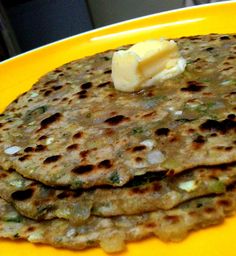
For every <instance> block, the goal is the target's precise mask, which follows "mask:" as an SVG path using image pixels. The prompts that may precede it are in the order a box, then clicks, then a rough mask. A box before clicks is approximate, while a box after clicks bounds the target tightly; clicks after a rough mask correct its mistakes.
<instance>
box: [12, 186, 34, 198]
mask: <svg viewBox="0 0 236 256" xmlns="http://www.w3.org/2000/svg"><path fill="white" fill-rule="evenodd" d="M33 193H34V190H33V189H32V188H29V189H26V190H19V191H15V192H13V193H12V194H11V197H12V199H13V200H17V201H23V200H27V199H29V198H31V197H32V195H33Z"/></svg>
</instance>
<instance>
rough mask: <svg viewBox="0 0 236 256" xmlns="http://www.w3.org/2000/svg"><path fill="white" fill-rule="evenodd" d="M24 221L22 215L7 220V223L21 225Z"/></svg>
mask: <svg viewBox="0 0 236 256" xmlns="http://www.w3.org/2000/svg"><path fill="white" fill-rule="evenodd" d="M22 220H23V217H21V216H20V215H17V216H14V217H9V218H7V219H6V222H15V223H20V222H21V221H22Z"/></svg>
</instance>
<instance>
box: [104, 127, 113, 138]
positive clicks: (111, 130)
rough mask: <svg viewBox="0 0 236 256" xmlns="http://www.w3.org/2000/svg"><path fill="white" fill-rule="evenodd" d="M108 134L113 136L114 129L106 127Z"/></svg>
mask: <svg viewBox="0 0 236 256" xmlns="http://www.w3.org/2000/svg"><path fill="white" fill-rule="evenodd" d="M104 133H105V134H106V135H108V136H112V135H113V134H114V130H113V129H111V128H107V129H105V132H104Z"/></svg>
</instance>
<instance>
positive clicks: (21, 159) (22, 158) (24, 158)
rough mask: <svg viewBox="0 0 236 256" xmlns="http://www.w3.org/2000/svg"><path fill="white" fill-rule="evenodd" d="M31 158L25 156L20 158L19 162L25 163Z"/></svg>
mask: <svg viewBox="0 0 236 256" xmlns="http://www.w3.org/2000/svg"><path fill="white" fill-rule="evenodd" d="M28 158H29V155H24V156H21V157H19V158H18V160H19V161H21V162H24V161H25V160H27V159H28Z"/></svg>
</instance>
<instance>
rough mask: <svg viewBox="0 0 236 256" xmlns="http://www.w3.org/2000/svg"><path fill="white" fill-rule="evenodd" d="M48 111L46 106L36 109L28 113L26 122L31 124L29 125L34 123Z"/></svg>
mask: <svg viewBox="0 0 236 256" xmlns="http://www.w3.org/2000/svg"><path fill="white" fill-rule="evenodd" d="M47 109H48V106H46V105H44V106H40V107H38V108H35V109H33V110H29V111H27V112H26V114H25V121H26V122H29V123H30V122H32V121H34V120H35V118H36V117H37V116H39V115H41V114H43V113H45V112H46V111H47Z"/></svg>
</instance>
